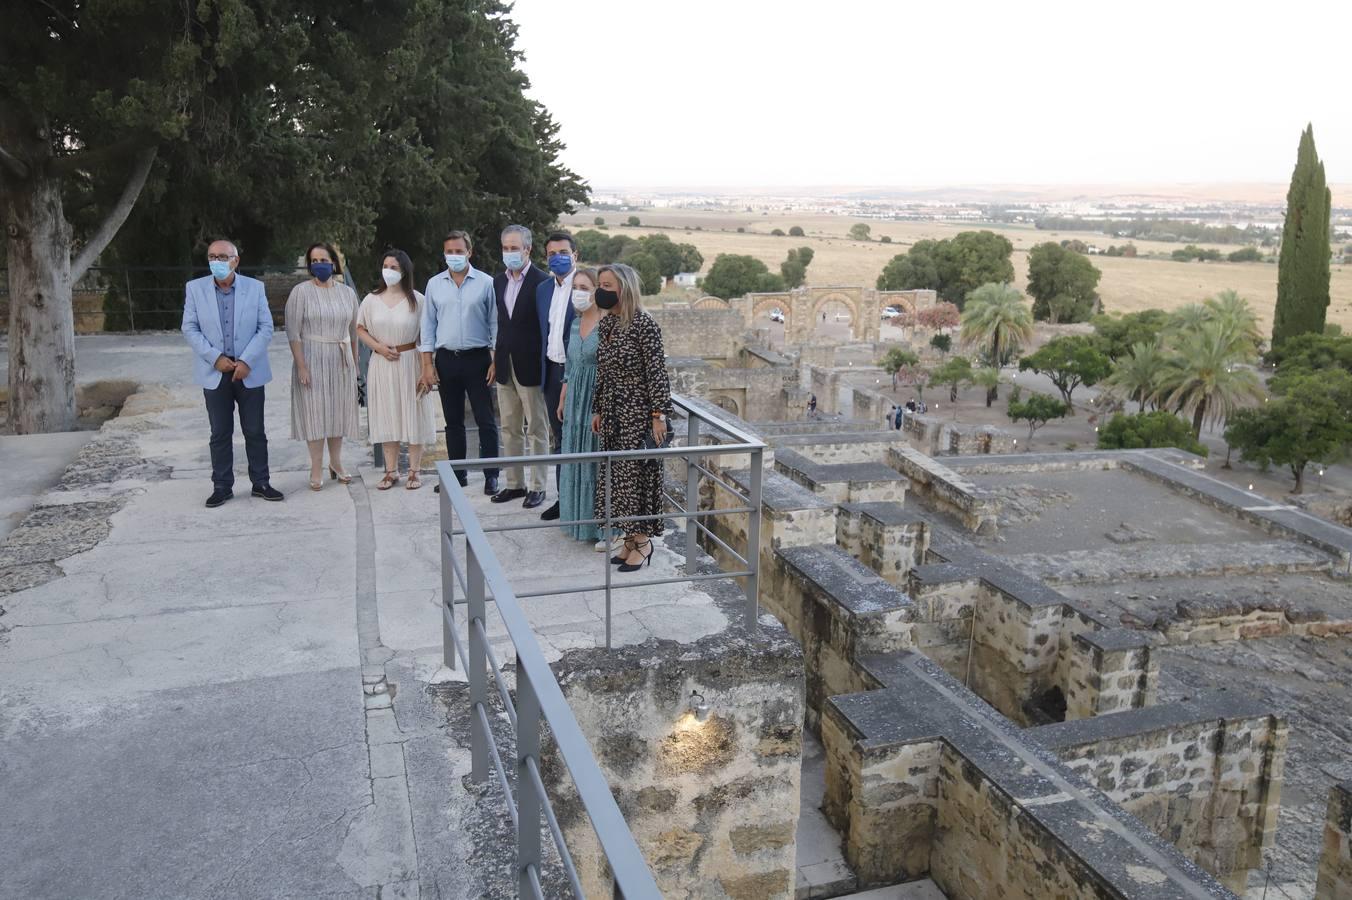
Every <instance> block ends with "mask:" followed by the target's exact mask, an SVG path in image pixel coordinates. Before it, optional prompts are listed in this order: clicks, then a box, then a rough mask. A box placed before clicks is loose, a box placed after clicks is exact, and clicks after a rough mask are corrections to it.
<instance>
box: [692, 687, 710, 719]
mask: <svg viewBox="0 0 1352 900" xmlns="http://www.w3.org/2000/svg"><path fill="white" fill-rule="evenodd" d="M690 711H691V712H692V713H694V714H695V721H696V722H704V721H707V720H708V718H709V703H708V701H706V700H705V699H704V695H703V694H701V693H700V692H699V691H691V692H690Z"/></svg>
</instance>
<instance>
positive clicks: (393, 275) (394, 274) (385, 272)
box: [380, 269, 404, 287]
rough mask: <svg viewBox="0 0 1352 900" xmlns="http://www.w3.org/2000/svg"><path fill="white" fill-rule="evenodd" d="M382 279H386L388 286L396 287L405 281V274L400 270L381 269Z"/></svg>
mask: <svg viewBox="0 0 1352 900" xmlns="http://www.w3.org/2000/svg"><path fill="white" fill-rule="evenodd" d="M380 277H381V278H384V279H385V283H386V284H387V285H389V286H390V287H394V286H395V285H396V284H398V283H399V282H400V280H402V279H403V277H404V273H403V272H400V271H399V270H398V269H381V270H380Z"/></svg>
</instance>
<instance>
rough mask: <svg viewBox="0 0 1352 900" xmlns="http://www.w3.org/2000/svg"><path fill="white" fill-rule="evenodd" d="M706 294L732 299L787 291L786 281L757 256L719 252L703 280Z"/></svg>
mask: <svg viewBox="0 0 1352 900" xmlns="http://www.w3.org/2000/svg"><path fill="white" fill-rule="evenodd" d="M700 286H701V287H702V288H703V289H704V292H705V293H706V294H711V295H712V296H714V297H721V298H722V299H724V300H731V299H732V298H734V297H741V296H743V295H745V294H751V293H766V292H772V291H782V290H784V278H783V277H782V276H780V275H777V274H775V273H773V272H771V271H770V269H769V268H768V267H767V266H766V265H765V263H763V262H761V261H760V260H759V259H756V257H754V256H743V255H741V254H736V253H720V254H718V256H717V258H715V259H714V264H713V265H712V266H710V267H709V272H708V274H706V275H705V276H704V278H703V279H702V280H701V281H700Z"/></svg>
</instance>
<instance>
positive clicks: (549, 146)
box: [0, 0, 586, 430]
mask: <svg viewBox="0 0 1352 900" xmlns="http://www.w3.org/2000/svg"><path fill="white" fill-rule="evenodd" d="M5 24H6V27H5V28H4V29H0V85H3V87H0V178H2V179H3V185H0V188H2V189H0V197H3V200H0V203H3V215H4V219H5V220H6V222H7V223H8V224H9V226H10V228H11V229H12V230H13V231H14V232H16V234H15V236H13V237H11V238H10V241H9V246H8V263H9V270H10V287H11V297H12V303H11V306H12V309H13V310H14V312H12V313H11V317H12V319H17V321H18V324H19V326H20V327H18V328H13V327H12V328H11V330H10V338H11V341H12V342H15V343H17V344H18V345H20V346H21V348H22V350H23V352H22V353H14V352H11V354H10V359H11V388H12V390H11V400H12V403H13V404H14V411H15V416H14V420H15V422H16V424H17V425H18V427H19V428H20V429H21V430H43V429H45V428H53V427H58V428H60V427H69V426H70V424H71V419H72V417H73V400H70V399H65V398H71V397H73V390H74V385H73V377H69V376H67V374H66V371H65V369H66V368H67V363H65V362H62V361H61V360H60V359H59V358H58V357H66V356H68V355H69V354H70V352H71V348H72V347H73V338H71V337H70V336H69V333H70V331H71V326H70V324H69V320H70V316H69V314H68V313H66V314H65V315H64V319H62V314H61V313H60V312H59V310H61V309H63V308H64V309H67V310H68V308H69V306H70V293H69V291H70V284H71V282H72V281H73V280H74V279H72V278H71V277H70V276H72V275H75V276H78V275H79V274H80V273H81V272H82V271H83V269H84V268H85V267H86V266H88V264H89V263H90V262H92V261H93V259H94V258H95V257H98V256H99V255H100V253H101V252H103V251H105V249H106V253H104V255H103V257H102V261H103V262H104V263H105V264H107V263H110V262H117V263H125V264H155V265H165V264H178V265H182V266H184V267H185V268H190V269H198V270H200V268H201V266H202V264H203V260H202V258H201V256H202V251H203V249H204V247H205V243H206V241H207V240H208V239H209V238H211V237H216V236H219V235H225V236H228V237H231V238H232V239H234V240H235V241H236V243H237V244H238V245H239V247H240V250H241V256H242V258H243V259H244V260H245V263H246V265H253V264H258V263H263V262H287V263H289V262H291V261H293V260H295V259H296V258H297V257H298V256H299V254H300V252H301V251H302V250H303V248H304V246H305V245H306V244H307V243H308V242H309V241H311V240H316V239H324V240H329V241H333V242H335V243H337V244H340V245H341V246H342V248H343V250H344V251H345V254H346V256H347V258H348V260H349V265H350V268H351V269H352V270H353V271H354V272H355V274H356V279H355V280H356V281H357V282H358V283H370V281H372V280H373V279H374V277H375V274H376V270H377V269H378V267H379V256H378V253H379V251H380V250H381V249H383V248H385V247H388V246H398V247H401V248H403V249H405V250H407V251H408V252H409V253H410V255H412V256H413V257H414V259H415V261H416V262H418V266H417V269H418V271H419V273H420V274H430V273H431V272H433V271H436V269H438V268H440V253H441V238H442V236H443V235H444V234H445V232H446V231H447V230H448V229H449V228H452V227H462V228H467V229H469V230H471V231H472V233H473V234H474V236H475V238H476V241H475V253H476V256H477V257H478V259H477V260H476V262H477V264H479V265H481V266H485V267H488V266H491V264H492V262H493V261H494V260H496V258H497V253H498V247H499V244H498V240H497V239H498V234H499V233H500V231H501V229H502V227H503V226H505V225H507V224H509V223H512V222H516V223H519V224H523V225H526V226H527V227H529V228H531V229H532V230H534V231H535V232H537V233H541V232H543V231H544V230H545V229H546V228H547V227H549V226H550V225H552V224H553V223H554V222H555V221H556V220H557V218H558V216H559V214H560V213H562V212H565V211H567V210H569V209H571V208H573V207H574V206H575V205H577V204H579V203H581V202H582V201H584V200H585V198H586V188H585V185H584V184H583V183H582V181H581V180H580V179H578V178H577V176H576V175H574V174H573V173H572V172H570V171H568V170H567V169H566V168H564V167H563V166H561V165H560V164H559V162H558V154H559V152H560V150H561V149H562V147H561V145H560V143H559V141H558V137H557V133H558V127H557V125H556V124H555V123H554V121H553V120H552V118H551V117H550V115H549V113H548V112H547V111H546V110H545V109H544V108H543V107H542V106H541V105H540V104H539V103H538V102H536V101H534V100H532V99H530V98H528V97H527V96H526V95H525V90H526V88H527V87H528V86H529V85H528V82H527V79H526V77H525V75H524V74H523V73H522V72H521V71H520V69H519V68H518V63H519V61H520V53H519V51H518V50H517V49H516V47H515V40H516V26H515V24H514V23H513V22H512V20H511V18H510V16H509V7H508V6H507V5H506V4H504V3H501V2H498V0H449V2H445V3H414V4H396V5H393V6H388V5H382V6H380V7H378V8H377V7H376V6H373V5H371V4H368V3H361V2H358V0H337V2H329V3H324V4H318V3H314V2H312V0H299V2H281V0H219V2H213V3H205V2H196V3H187V4H179V5H177V6H169V7H166V6H164V5H162V4H156V3H151V2H149V0H126V2H121V3H118V4H114V5H112V6H109V5H107V4H74V3H31V4H30V3H25V4H20V5H18V6H17V7H16V8H15V10H13V11H10V12H9V14H8V17H7V20H6V23H5ZM452 46H453V47H454V48H455V52H453V53H452V52H447V48H449V47H452ZM131 48H135V50H132V49H131ZM467 123H473V124H472V127H467ZM171 188H172V200H173V202H157V201H159V200H161V199H162V198H165V197H168V196H170V191H171ZM142 196H144V202H140V203H138V202H137V200H138V198H141V197H142ZM124 221H125V223H126V224H125V226H124V225H123V222H124ZM72 262H73V263H74V266H73V267H72V265H71V264H72ZM182 280H183V279H182V277H181V276H178V277H177V282H178V284H181V282H182ZM54 311H56V312H54ZM40 346H51V347H53V348H54V352H53V353H52V354H51V355H49V356H48V357H46V358H45V360H40V359H38V356H40V355H41V352H40V351H39V349H38V348H39V347H40ZM12 350H13V346H12ZM21 358H22V359H27V360H29V361H30V362H38V363H40V365H41V368H42V369H43V373H42V378H41V379H39V380H38V381H33V380H32V379H31V378H30V377H29V376H22V375H21V376H20V377H18V382H19V383H18V384H17V388H18V389H17V390H15V389H14V388H15V387H16V384H15V381H16V370H17V369H22V368H23V367H21V366H18V365H17V364H16V363H15V360H16V359H21ZM44 394H45V395H46V396H41V395H44ZM58 395H59V396H60V397H62V398H63V399H62V402H61V403H58V404H56V406H52V405H51V403H50V402H49V400H50V397H52V396H58ZM37 407H43V408H45V409H46V413H44V414H43V415H38V416H36V417H30V415H29V414H28V412H27V410H29V409H30V408H33V409H36V408H37ZM48 414H50V415H48ZM39 420H41V421H39Z"/></svg>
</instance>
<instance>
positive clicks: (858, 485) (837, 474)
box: [775, 449, 907, 503]
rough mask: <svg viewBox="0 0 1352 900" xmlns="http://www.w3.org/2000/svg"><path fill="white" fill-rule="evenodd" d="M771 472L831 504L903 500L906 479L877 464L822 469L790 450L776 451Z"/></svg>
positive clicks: (824, 466) (827, 466) (849, 464)
mask: <svg viewBox="0 0 1352 900" xmlns="http://www.w3.org/2000/svg"><path fill="white" fill-rule="evenodd" d="M775 469H776V470H777V471H779V472H780V473H782V474H783V475H785V476H787V477H788V478H790V479H792V480H793V481H795V482H797V483H798V484H801V485H802V486H803V487H805V488H807V489H808V490H810V491H812V492H813V493H814V494H818V495H819V496H822V497H825V498H826V499H828V500H831V501H832V502H835V503H850V502H855V503H865V502H871V501H891V502H896V503H900V502H901V501H902V500H904V499H905V498H906V484H907V482H906V478H905V476H903V475H901V474H899V473H898V472H897V470H896V469H893V468H892V467H890V466H885V465H883V464H882V463H877V462H858V463H840V464H836V465H822V464H821V463H817V462H813V461H812V460H810V459H808V458H807V457H806V456H803V455H802V454H800V453H796V452H794V451H792V450H786V449H780V450H779V451H778V453H777V455H776V457H775Z"/></svg>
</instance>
